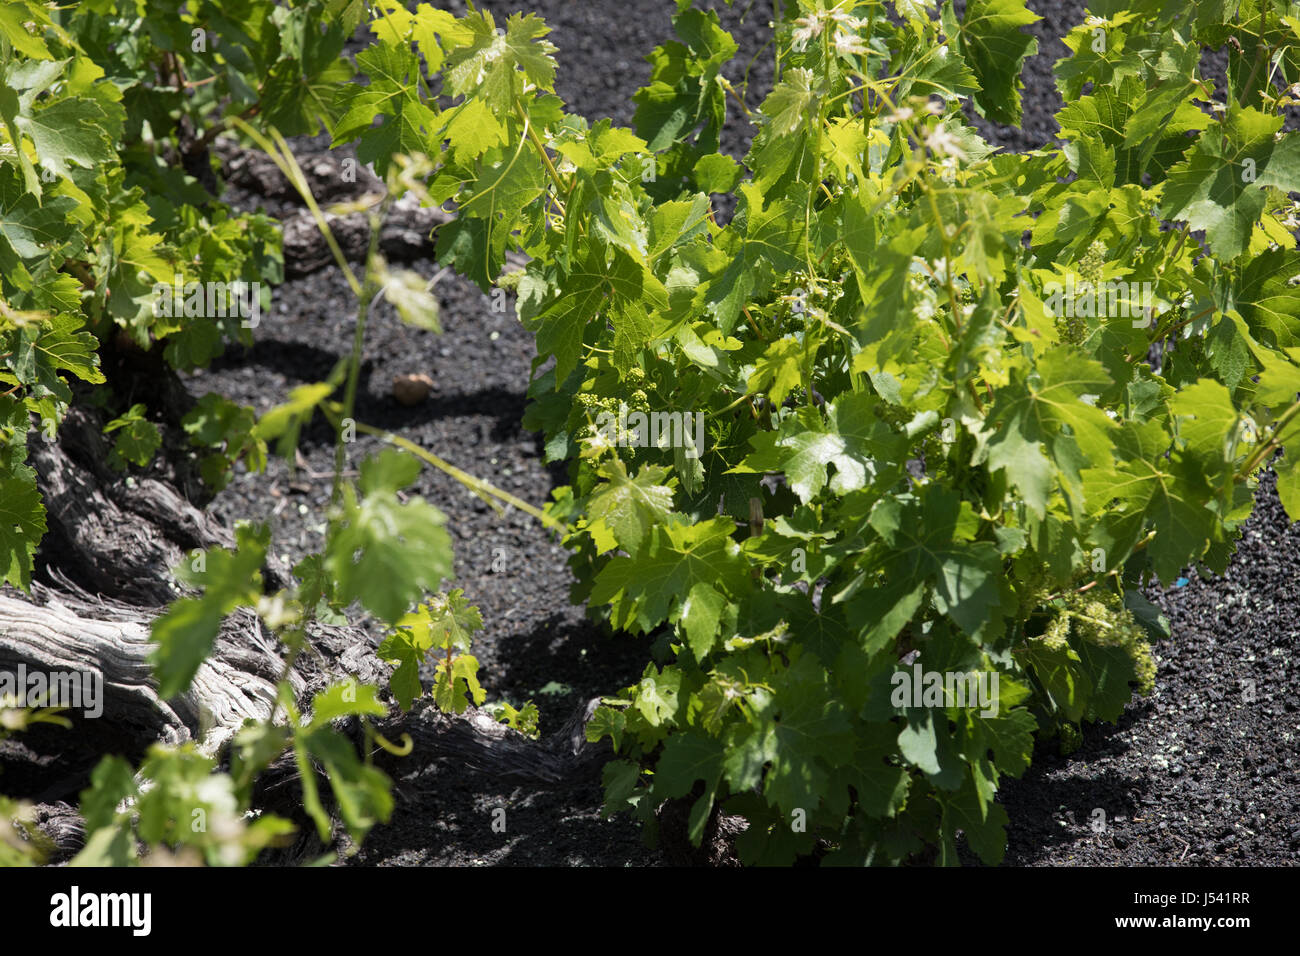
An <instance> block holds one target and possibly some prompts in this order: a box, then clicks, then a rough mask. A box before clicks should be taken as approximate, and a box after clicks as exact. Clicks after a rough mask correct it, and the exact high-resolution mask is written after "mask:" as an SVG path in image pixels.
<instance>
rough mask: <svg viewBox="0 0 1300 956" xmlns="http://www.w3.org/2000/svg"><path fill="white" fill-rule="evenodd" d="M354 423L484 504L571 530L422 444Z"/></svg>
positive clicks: (560, 529) (550, 526)
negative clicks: (514, 510) (504, 507)
mask: <svg viewBox="0 0 1300 956" xmlns="http://www.w3.org/2000/svg"><path fill="white" fill-rule="evenodd" d="M322 407H324V406H322ZM329 417H330V418H334V416H333V415H329ZM354 424H355V425H356V429H357V431H359V432H361V433H362V434H364V435H373V436H374V437H375V438H378V439H380V440H382V441H386V442H388V444H390V445H393V446H395V447H397V448H401V449H402V450H404V451H409V452H410V453H411V454H412V455H415V456H416V457H417V458H419V459H421V460H423V461H425V462H428V463H429V464H430V465H432V466H433V467H435V468H437V469H438V470H439V471H442V472H445V473H446V474H448V475H450V476H451V477H453V478H455V479H456V480H457V481H459V482H460V483H461V484H463V485H465V487H467V488H469V489H470V490H471V491H473V492H474V493H475V494H476V495H478V496H479V497H480V498H482V499H483V500H485V501H488V498H489V496H490V497H492V498H498V499H500V500H501V501H504V502H505V503H506V504H508V505H511V506H513V507H515V508H518V509H519V510H520V511H522V512H524V513H525V514H528V515H531V516H532V517H534V518H536V519H537V520H538V521H540V522H542V524H544V525H546V526H547V527H548V528H550V529H551V530H552V531H558V532H561V533H567V532H568V530H569V528H568V526H567V525H565V524H564V522H562V521H560V520H559V519H558V518H555V517H554V516H552V515H548V514H547V513H546V512H545V511H543V510H542V509H541V508H538V507H537V506H536V505H530V504H529V503H528V502H526V501H524V500H523V499H521V498H517V497H516V496H514V495H512V494H511V493H510V492H508V491H504V490H502V489H501V488H498V487H496V486H495V485H493V484H492V483H491V482H487V481H484V480H483V479H482V478H478V477H475V476H474V475H471V474H470V473H469V472H467V471H462V470H461V469H459V468H457V467H456V466H455V465H453V464H452V463H451V462H449V461H446V460H445V459H442V458H439V457H438V456H437V455H435V454H434V453H433V452H431V451H428V450H427V449H425V448H423V447H421V446H420V445H417V444H416V443H415V442H413V441H411V440H410V439H408V438H403V437H402V436H401V435H395V434H393V433H392V432H390V431H385V430H384V429H382V428H375V427H374V426H373V425H366V424H364V423H363V422H355V423H354ZM489 503H490V504H492V506H493V507H497V508H498V510H499V506H497V504H496V502H489Z"/></svg>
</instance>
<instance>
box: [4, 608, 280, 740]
mask: <svg viewBox="0 0 1300 956" xmlns="http://www.w3.org/2000/svg"><path fill="white" fill-rule="evenodd" d="M32 590H33V593H32V598H33V600H27V599H26V598H24V597H19V596H18V592H14V591H12V590H10V589H6V590H4V591H0V671H10V672H14V671H16V670H17V669H18V667H19V665H22V666H23V667H24V668H25V669H26V670H27V672H28V673H31V672H35V671H39V672H42V673H47V674H48V673H52V672H69V673H75V674H79V675H83V678H84V679H91V680H93V681H95V683H96V685H97V686H100V687H102V700H100V701H97V702H96V703H97V706H98V707H102V715H100V719H102V720H105V721H112V722H113V724H114V730H115V732H117V733H118V734H120V735H121V736H122V738H123V739H130V738H132V737H136V738H137V739H141V740H160V741H163V742H166V743H173V744H174V743H181V742H183V741H186V740H195V741H197V743H198V746H199V749H200V750H201V751H203V752H205V753H208V754H215V753H216V752H217V751H218V750H219V749H220V747H221V746H222V745H223V744H224V743H225V742H226V741H227V740H229V739H230V737H231V735H232V734H234V732H235V731H236V730H238V729H239V727H240V726H241V725H242V724H243V722H244V721H245V720H249V719H251V720H265V719H266V718H267V717H269V716H270V715H271V710H272V708H273V707H274V705H275V681H276V678H277V677H278V675H279V672H280V670H281V664H280V658H279V655H278V654H277V653H276V650H275V648H274V646H273V645H272V643H271V641H270V640H269V638H268V636H267V635H266V634H265V633H264V632H263V629H262V627H261V622H260V621H259V620H258V618H257V617H256V615H254V614H253V613H252V612H251V611H246V610H240V611H236V612H235V613H234V614H232V615H230V616H229V617H228V618H227V619H226V621H225V623H223V625H222V628H221V634H220V635H219V637H218V639H217V643H216V648H215V652H214V654H213V655H212V657H211V658H210V659H208V660H207V661H205V662H204V663H203V664H202V665H200V667H199V670H198V673H197V674H196V675H195V678H194V682H193V685H192V686H191V687H190V689H189V690H188V691H186V692H185V693H184V694H183V695H181V696H180V697H179V698H177V699H175V700H170V701H169V700H163V699H162V698H160V697H159V696H158V692H157V684H156V683H155V681H154V679H153V672H152V668H151V667H150V664H149V654H150V653H151V651H152V650H153V647H154V645H153V643H152V642H151V641H150V637H149V623H150V621H151V620H152V618H153V616H154V615H155V614H156V613H157V612H156V611H155V612H152V613H151V612H150V611H147V610H142V609H138V608H133V607H131V606H129V605H125V604H119V603H116V602H111V601H107V600H102V599H100V600H96V599H94V598H91V597H90V596H89V595H85V594H76V593H75V592H69V591H64V592H60V593H55V592H53V591H51V590H50V589H48V588H46V587H44V586H42V585H40V584H37V585H35V586H34V587H33V589H32ZM290 680H291V681H292V683H293V686H294V688H295V690H301V689H305V687H306V681H305V680H304V679H303V677H302V676H301V675H299V674H296V673H293V674H291V675H290ZM73 716H75V715H73Z"/></svg>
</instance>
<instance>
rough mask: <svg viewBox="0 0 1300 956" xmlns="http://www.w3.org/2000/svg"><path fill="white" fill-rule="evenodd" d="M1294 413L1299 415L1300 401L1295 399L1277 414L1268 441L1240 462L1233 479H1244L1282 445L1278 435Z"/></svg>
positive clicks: (1293, 416)
mask: <svg viewBox="0 0 1300 956" xmlns="http://www.w3.org/2000/svg"><path fill="white" fill-rule="evenodd" d="M1296 415H1300V401H1296V402H1295V403H1294V404H1292V405H1291V407H1290V408H1288V409H1287V410H1286V411H1285V412H1283V413H1282V414H1281V415H1279V416H1278V419H1277V421H1276V422H1275V423H1274V424H1273V433H1272V435H1271V436H1270V437H1269V439H1268V441H1266V442H1264V443H1263V444H1261V445H1260V446H1259V448H1257V449H1255V451H1254V452H1253V453H1251V455H1250V457H1249V458H1247V459H1246V460H1245V461H1244V462H1242V465H1241V468H1239V469H1238V470H1237V474H1236V475H1234V476H1233V481H1245V480H1246V479H1247V478H1249V477H1250V474H1251V472H1253V471H1254V470H1255V469H1256V468H1258V467H1259V466H1260V465H1261V464H1262V463H1263V462H1264V460H1265V459H1266V458H1267V457H1268V456H1269V455H1271V454H1273V452H1275V451H1276V450H1277V449H1279V448H1281V447H1282V446H1281V444H1280V443H1279V442H1278V440H1277V438H1278V435H1280V434H1281V433H1282V431H1283V429H1285V428H1286V426H1287V425H1288V424H1290V422H1291V420H1292V419H1293V418H1295V417H1296Z"/></svg>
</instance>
